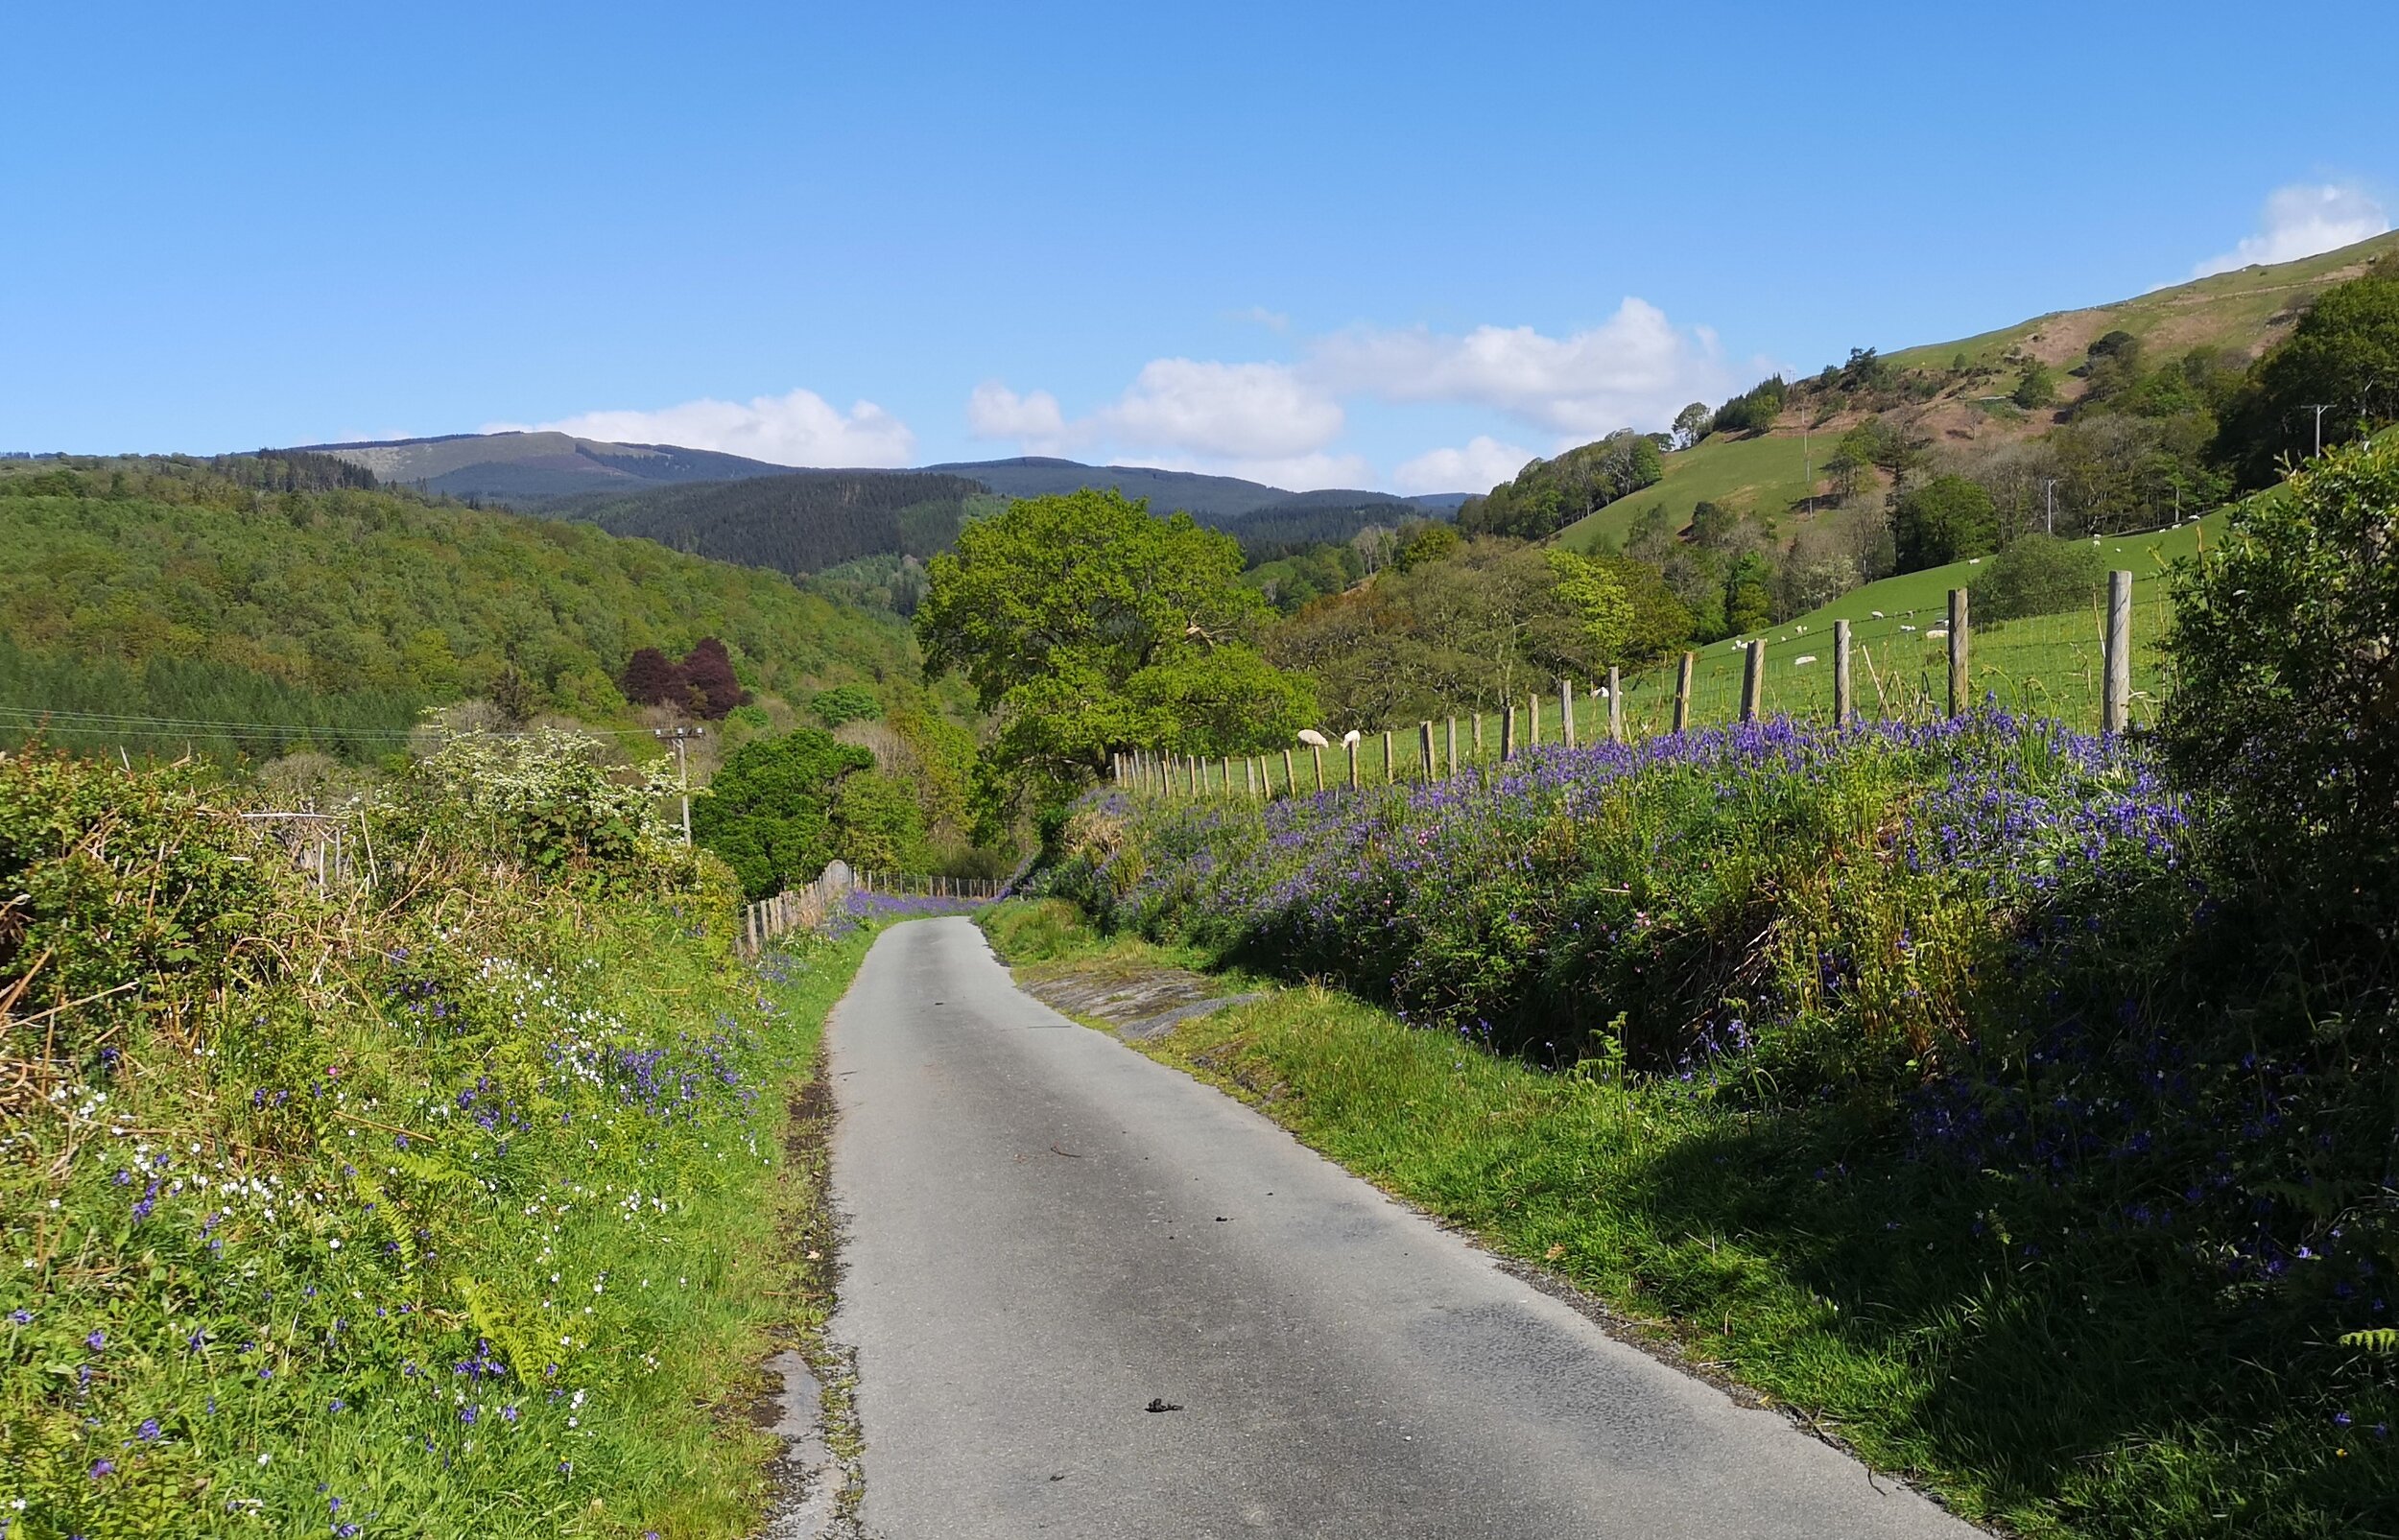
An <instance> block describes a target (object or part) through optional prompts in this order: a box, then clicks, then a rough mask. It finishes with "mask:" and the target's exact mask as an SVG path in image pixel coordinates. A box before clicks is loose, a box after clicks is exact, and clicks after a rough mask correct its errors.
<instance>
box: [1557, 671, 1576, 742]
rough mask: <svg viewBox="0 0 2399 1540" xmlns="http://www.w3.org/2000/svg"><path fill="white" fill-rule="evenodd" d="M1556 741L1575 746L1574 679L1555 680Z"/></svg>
mask: <svg viewBox="0 0 2399 1540" xmlns="http://www.w3.org/2000/svg"><path fill="white" fill-rule="evenodd" d="M1557 721H1558V728H1557V741H1558V742H1559V743H1561V744H1564V745H1565V746H1567V747H1569V748H1572V747H1574V746H1575V681H1574V680H1572V679H1560V680H1558V681H1557Z"/></svg>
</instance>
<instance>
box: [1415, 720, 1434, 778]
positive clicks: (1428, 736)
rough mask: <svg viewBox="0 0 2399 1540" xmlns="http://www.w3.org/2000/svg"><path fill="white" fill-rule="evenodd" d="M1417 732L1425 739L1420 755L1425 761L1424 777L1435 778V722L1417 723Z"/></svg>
mask: <svg viewBox="0 0 2399 1540" xmlns="http://www.w3.org/2000/svg"><path fill="white" fill-rule="evenodd" d="M1416 732H1417V733H1418V735H1420V736H1421V737H1422V738H1423V740H1424V742H1423V744H1422V748H1423V750H1424V752H1423V753H1422V755H1421V756H1419V757H1421V758H1422V759H1423V761H1424V778H1425V779H1426V780H1428V781H1429V780H1431V779H1433V777H1434V773H1435V770H1434V765H1433V723H1431V722H1430V721H1426V722H1420V723H1417V724H1416Z"/></svg>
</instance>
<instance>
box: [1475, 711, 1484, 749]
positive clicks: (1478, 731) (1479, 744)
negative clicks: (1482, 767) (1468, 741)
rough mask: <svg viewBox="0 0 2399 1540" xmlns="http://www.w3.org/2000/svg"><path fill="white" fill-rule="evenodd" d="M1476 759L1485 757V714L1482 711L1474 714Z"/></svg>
mask: <svg viewBox="0 0 2399 1540" xmlns="http://www.w3.org/2000/svg"><path fill="white" fill-rule="evenodd" d="M1474 757H1475V758H1476V759H1477V760H1480V759H1482V757H1483V713H1482V712H1480V711H1478V712H1476V713H1475V714H1474Z"/></svg>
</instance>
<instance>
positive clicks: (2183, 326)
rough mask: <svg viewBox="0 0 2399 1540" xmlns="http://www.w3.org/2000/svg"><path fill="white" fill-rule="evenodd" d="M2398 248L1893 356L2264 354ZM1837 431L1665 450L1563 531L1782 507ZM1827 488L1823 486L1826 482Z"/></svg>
mask: <svg viewBox="0 0 2399 1540" xmlns="http://www.w3.org/2000/svg"><path fill="white" fill-rule="evenodd" d="M2391 251H2399V231H2394V232H2392V233H2391V234H2389V235H2381V236H2376V237H2375V238H2374V239H2372V240H2370V241H2363V242H2361V243H2359V244H2358V245H2356V246H2351V247H2344V248H2342V249H2340V250H2338V251H2328V252H2326V253H2324V254H2323V255H2321V256H2313V257H2306V258H2303V259H2301V260H2299V261H2296V262H2285V263H2280V264H2278V265H2276V266H2273V267H2268V268H2245V269H2243V270H2241V271H2240V272H2225V273H2219V274H2217V275H2216V276H2214V277H2210V278H2200V279H2197V281H2195V282H2191V283H2185V284H2177V285H2175V286H2173V287H2172V288H2168V289H2159V290H2155V291H2152V292H2151V293H2150V294H2146V295H2142V296H2138V297H2137V298H2132V299H2126V300H2120V301H2118V302H2116V303H2114V304H2108V305H2099V306H2095V307H2092V308H2090V309H2087V310H2075V311H2058V312H2055V313H2053V314H2051V315H2047V316H2037V317H2034V318H2033V319H2032V320H2024V321H2018V322H2017V323H2015V324H2014V325H2011V326H2004V327H2001V328H2000V329H1998V330H1996V331H1990V332H1984V333H1983V334H1981V335H1980V336H1976V337H1968V338H1965V339H1962V340H1960V341H1958V342H1953V343H1930V344H1925V345H1923V346H1920V347H1911V348H1907V349H1904V350H1902V351H1900V352H1898V353H1894V354H1891V355H1889V356H1890V361H1891V362H1892V363H1893V364H1894V365H1896V366H1898V367H1901V368H1933V369H1946V368H1948V367H1950V366H1951V364H1952V363H1953V362H1954V361H1955V359H1956V358H1957V356H1958V355H1959V354H1960V353H1963V354H1965V355H1966V358H1967V361H1968V363H1969V364H1970V365H1974V366H1981V367H1996V366H1997V365H1998V364H1999V361H2000V360H2001V359H2002V358H2004V357H2005V356H2006V355H2007V352H2008V351H2009V350H2010V349H2011V348H2015V347H2018V346H2022V347H2024V348H2026V349H2027V350H2028V351H2030V352H2031V353H2033V354H2034V355H2036V356H2039V357H2043V358H2046V359H2048V360H2049V361H2050V362H2052V363H2054V364H2066V363H2071V362H2073V361H2074V360H2076V359H2078V358H2080V357H2081V354H2082V350H2083V348H2085V347H2087V346H2088V345H2089V344H2090V343H2091V342H2092V341H2093V340H2095V339H2097V338H2098V337H2100V336H2101V335H2102V334H2103V333H2105V332H2108V331H2111V330H2115V329H2117V328H2122V329H2123V330H2126V331H2128V332H2131V333H2132V334H2133V335H2135V336H2137V337H2139V338H2141V339H2142V341H2143V342H2144V343H2145V344H2149V345H2150V348H2151V350H2152V352H2157V353H2160V354H2162V353H2164V352H2165V351H2168V350H2171V351H2173V352H2179V351H2181V350H2182V349H2185V348H2189V347H2195V346H2199V345H2202V344H2205V345H2208V346H2214V347H2229V348H2235V349H2239V350H2241V351H2243V352H2254V351H2257V350H2258V349H2259V348H2261V347H2262V346H2264V344H2266V343H2267V342H2268V341H2269V340H2270V339H2271V338H2272V337H2274V336H2278V335H2279V334H2280V331H2279V327H2278V326H2277V325H2275V324H2273V323H2274V322H2275V321H2276V320H2277V318H2279V317H2283V316H2285V315H2287V314H2288V313H2289V312H2290V311H2291V310H2292V307H2293V306H2294V305H2296V304H2298V303H2299V302H2300V301H2303V300H2305V299H2307V298H2308V297H2310V296H2313V295H2315V294H2316V292H2318V291H2320V290H2321V289H2323V288H2325V287H2326V286H2327V285H2328V284H2331V283H2333V282H2335V281H2337V280H2339V279H2340V278H2343V277H2349V276H2354V275H2355V274H2356V272H2358V271H2359V270H2360V269H2362V268H2363V265H2364V264H2365V263H2366V262H2367V261H2370V260H2371V259H2373V258H2374V257H2377V256H2380V255H2382V254H2384V253H2386V252H2391ZM1976 389H1977V391H1987V390H1990V389H1993V387H1990V386H1987V385H1986V386H1983V387H1978V388H1976ZM1997 389H2002V390H2004V389H2005V386H2004V385H2002V386H2000V387H1997ZM2003 415H2007V416H2009V417H2012V416H2013V414H2012V413H2004V414H2003ZM1837 438H1838V434H1837V433H1835V432H1826V433H1821V434H1813V435H1809V436H1808V445H1803V441H1802V437H1801V435H1800V434H1799V433H1798V432H1797V431H1795V430H1792V431H1777V432H1775V433H1772V434H1768V435H1766V436H1764V437H1762V438H1728V437H1725V436H1723V435H1717V436H1714V437H1711V438H1708V439H1706V440H1704V441H1703V442H1701V443H1699V444H1697V445H1695V446H1693V447H1692V448H1690V449H1686V450H1683V451H1681V452H1680V453H1678V454H1673V455H1669V456H1667V457H1666V479H1665V480H1664V481H1662V482H1660V483H1659V484H1658V485H1657V486H1654V487H1651V488H1650V489H1649V490H1647V491H1644V492H1640V493H1636V494H1635V495H1633V496H1631V497H1628V498H1625V499H1623V500H1622V501H1620V502H1617V503H1613V504H1610V505H1609V506H1608V507H1606V508H1603V509H1600V510H1599V511H1598V512H1596V513H1593V514H1591V515H1589V516H1588V517H1586V518H1583V519H1580V520H1579V521H1577V522H1576V523H1573V524H1570V525H1568V526H1567V527H1566V528H1565V529H1564V530H1562V531H1561V532H1559V533H1558V539H1559V541H1560V542H1561V543H1563V544H1565V545H1567V546H1568V547H1570V548H1572V549H1574V550H1578V551H1588V550H1590V549H1591V547H1592V545H1593V544H1595V543H1596V542H1597V541H1598V540H1599V539H1600V537H1601V536H1603V535H1605V536H1606V537H1608V538H1610V539H1614V540H1620V541H1621V540H1622V539H1623V538H1624V536H1625V532H1626V531H1627V530H1629V529H1630V528H1631V527H1632V522H1633V520H1634V519H1635V518H1637V517H1639V516H1640V515H1641V514H1642V513H1644V512H1646V511H1648V510H1649V509H1651V508H1664V509H1666V510H1667V513H1668V514H1669V516H1671V517H1672V518H1673V519H1674V520H1675V528H1676V529H1680V528H1682V527H1683V525H1685V524H1687V523H1688V522H1689V521H1690V517H1691V509H1692V505H1693V504H1695V503H1698V501H1700V500H1701V499H1703V498H1704V499H1708V500H1710V501H1714V502H1717V503H1722V504H1723V505H1725V506H1727V507H1730V508H1733V509H1738V510H1740V511H1742V512H1745V513H1761V512H1773V513H1780V512H1781V511H1782V510H1784V509H1788V508H1790V507H1791V506H1792V505H1793V504H1794V503H1796V502H1798V501H1800V500H1801V499H1802V498H1804V497H1806V496H1807V495H1808V491H1809V487H1808V484H1807V479H1806V477H1805V475H1803V468H1804V467H1803V460H1805V461H1806V462H1812V463H1813V465H1814V466H1815V467H1816V470H1817V475H1818V477H1819V479H1820V477H1821V474H1822V467H1823V464H1824V461H1825V459H1826V457H1827V456H1829V455H1831V454H1832V452H1833V449H1834V445H1835V442H1836V440H1837ZM1809 445H1812V446H1813V448H1814V450H1815V453H1814V454H1813V455H1812V456H1810V455H1806V454H1805V448H1806V447H1808V446H1809ZM1821 490H1822V487H1821V486H1820V485H1819V486H1818V487H1817V491H1818V492H1819V493H1820V492H1821ZM1884 607H1888V606H1884Z"/></svg>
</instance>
